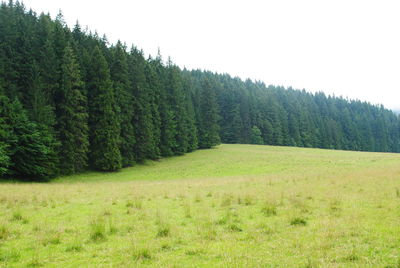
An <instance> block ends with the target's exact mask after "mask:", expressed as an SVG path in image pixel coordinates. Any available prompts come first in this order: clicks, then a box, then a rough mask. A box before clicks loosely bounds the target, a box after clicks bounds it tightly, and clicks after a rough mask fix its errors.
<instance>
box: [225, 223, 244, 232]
mask: <svg viewBox="0 0 400 268" xmlns="http://www.w3.org/2000/svg"><path fill="white" fill-rule="evenodd" d="M228 230H229V231H232V232H242V231H243V229H242V228H240V227H239V226H238V225H237V224H235V223H232V224H230V225H229V226H228Z"/></svg>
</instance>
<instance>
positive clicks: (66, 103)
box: [57, 45, 89, 174]
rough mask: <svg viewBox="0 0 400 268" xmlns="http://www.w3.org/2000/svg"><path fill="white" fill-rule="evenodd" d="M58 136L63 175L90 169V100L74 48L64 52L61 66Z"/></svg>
mask: <svg viewBox="0 0 400 268" xmlns="http://www.w3.org/2000/svg"><path fill="white" fill-rule="evenodd" d="M61 70H62V74H61V84H60V94H59V96H60V99H59V102H58V107H59V108H58V110H59V112H58V118H57V121H58V132H59V139H60V141H61V148H60V158H61V168H62V171H63V172H64V173H67V174H70V173H75V172H79V171H82V170H84V169H85V167H86V166H87V153H88V149H89V137H88V113H87V99H86V96H85V93H84V83H83V82H82V80H81V76H80V70H79V65H78V62H77V60H76V57H75V54H74V53H73V50H72V48H71V47H70V46H69V45H68V46H67V47H66V48H65V50H64V57H63V61H62V66H61Z"/></svg>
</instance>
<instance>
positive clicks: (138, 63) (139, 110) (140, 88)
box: [129, 47, 154, 162]
mask: <svg viewBox="0 0 400 268" xmlns="http://www.w3.org/2000/svg"><path fill="white" fill-rule="evenodd" d="M145 66H146V61H145V59H144V57H143V52H142V51H139V50H138V49H136V48H135V47H132V49H131V51H130V54H129V74H130V78H131V86H132V93H133V96H134V100H135V101H134V103H133V110H134V115H133V122H132V123H133V125H134V126H135V140H136V143H135V147H134V151H135V154H136V161H138V162H142V161H143V160H145V159H146V158H149V157H150V156H151V155H152V154H154V153H153V152H152V150H154V148H152V144H153V138H154V137H153V133H152V123H153V122H152V111H151V105H150V96H149V90H148V84H147V81H146V74H145Z"/></svg>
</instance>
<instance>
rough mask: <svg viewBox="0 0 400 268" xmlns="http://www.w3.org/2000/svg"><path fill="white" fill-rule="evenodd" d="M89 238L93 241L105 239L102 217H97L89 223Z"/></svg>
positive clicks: (104, 226)
mask: <svg viewBox="0 0 400 268" xmlns="http://www.w3.org/2000/svg"><path fill="white" fill-rule="evenodd" d="M90 239H91V240H92V241H94V242H98V241H103V240H105V239H106V225H105V223H104V220H103V219H101V218H98V219H96V220H93V221H92V222H91V223H90Z"/></svg>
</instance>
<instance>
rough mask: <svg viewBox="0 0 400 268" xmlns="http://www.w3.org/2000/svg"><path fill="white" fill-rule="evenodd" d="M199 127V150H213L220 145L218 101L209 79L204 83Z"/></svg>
mask: <svg viewBox="0 0 400 268" xmlns="http://www.w3.org/2000/svg"><path fill="white" fill-rule="evenodd" d="M199 125H200V127H199V148H202V149H205V148H211V147H213V146H215V145H218V144H219V143H220V138H219V125H218V106H217V100H216V95H215V90H214V88H213V87H212V85H211V83H210V81H209V80H208V78H205V79H204V80H203V82H202V92H201V96H200V124H199Z"/></svg>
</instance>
